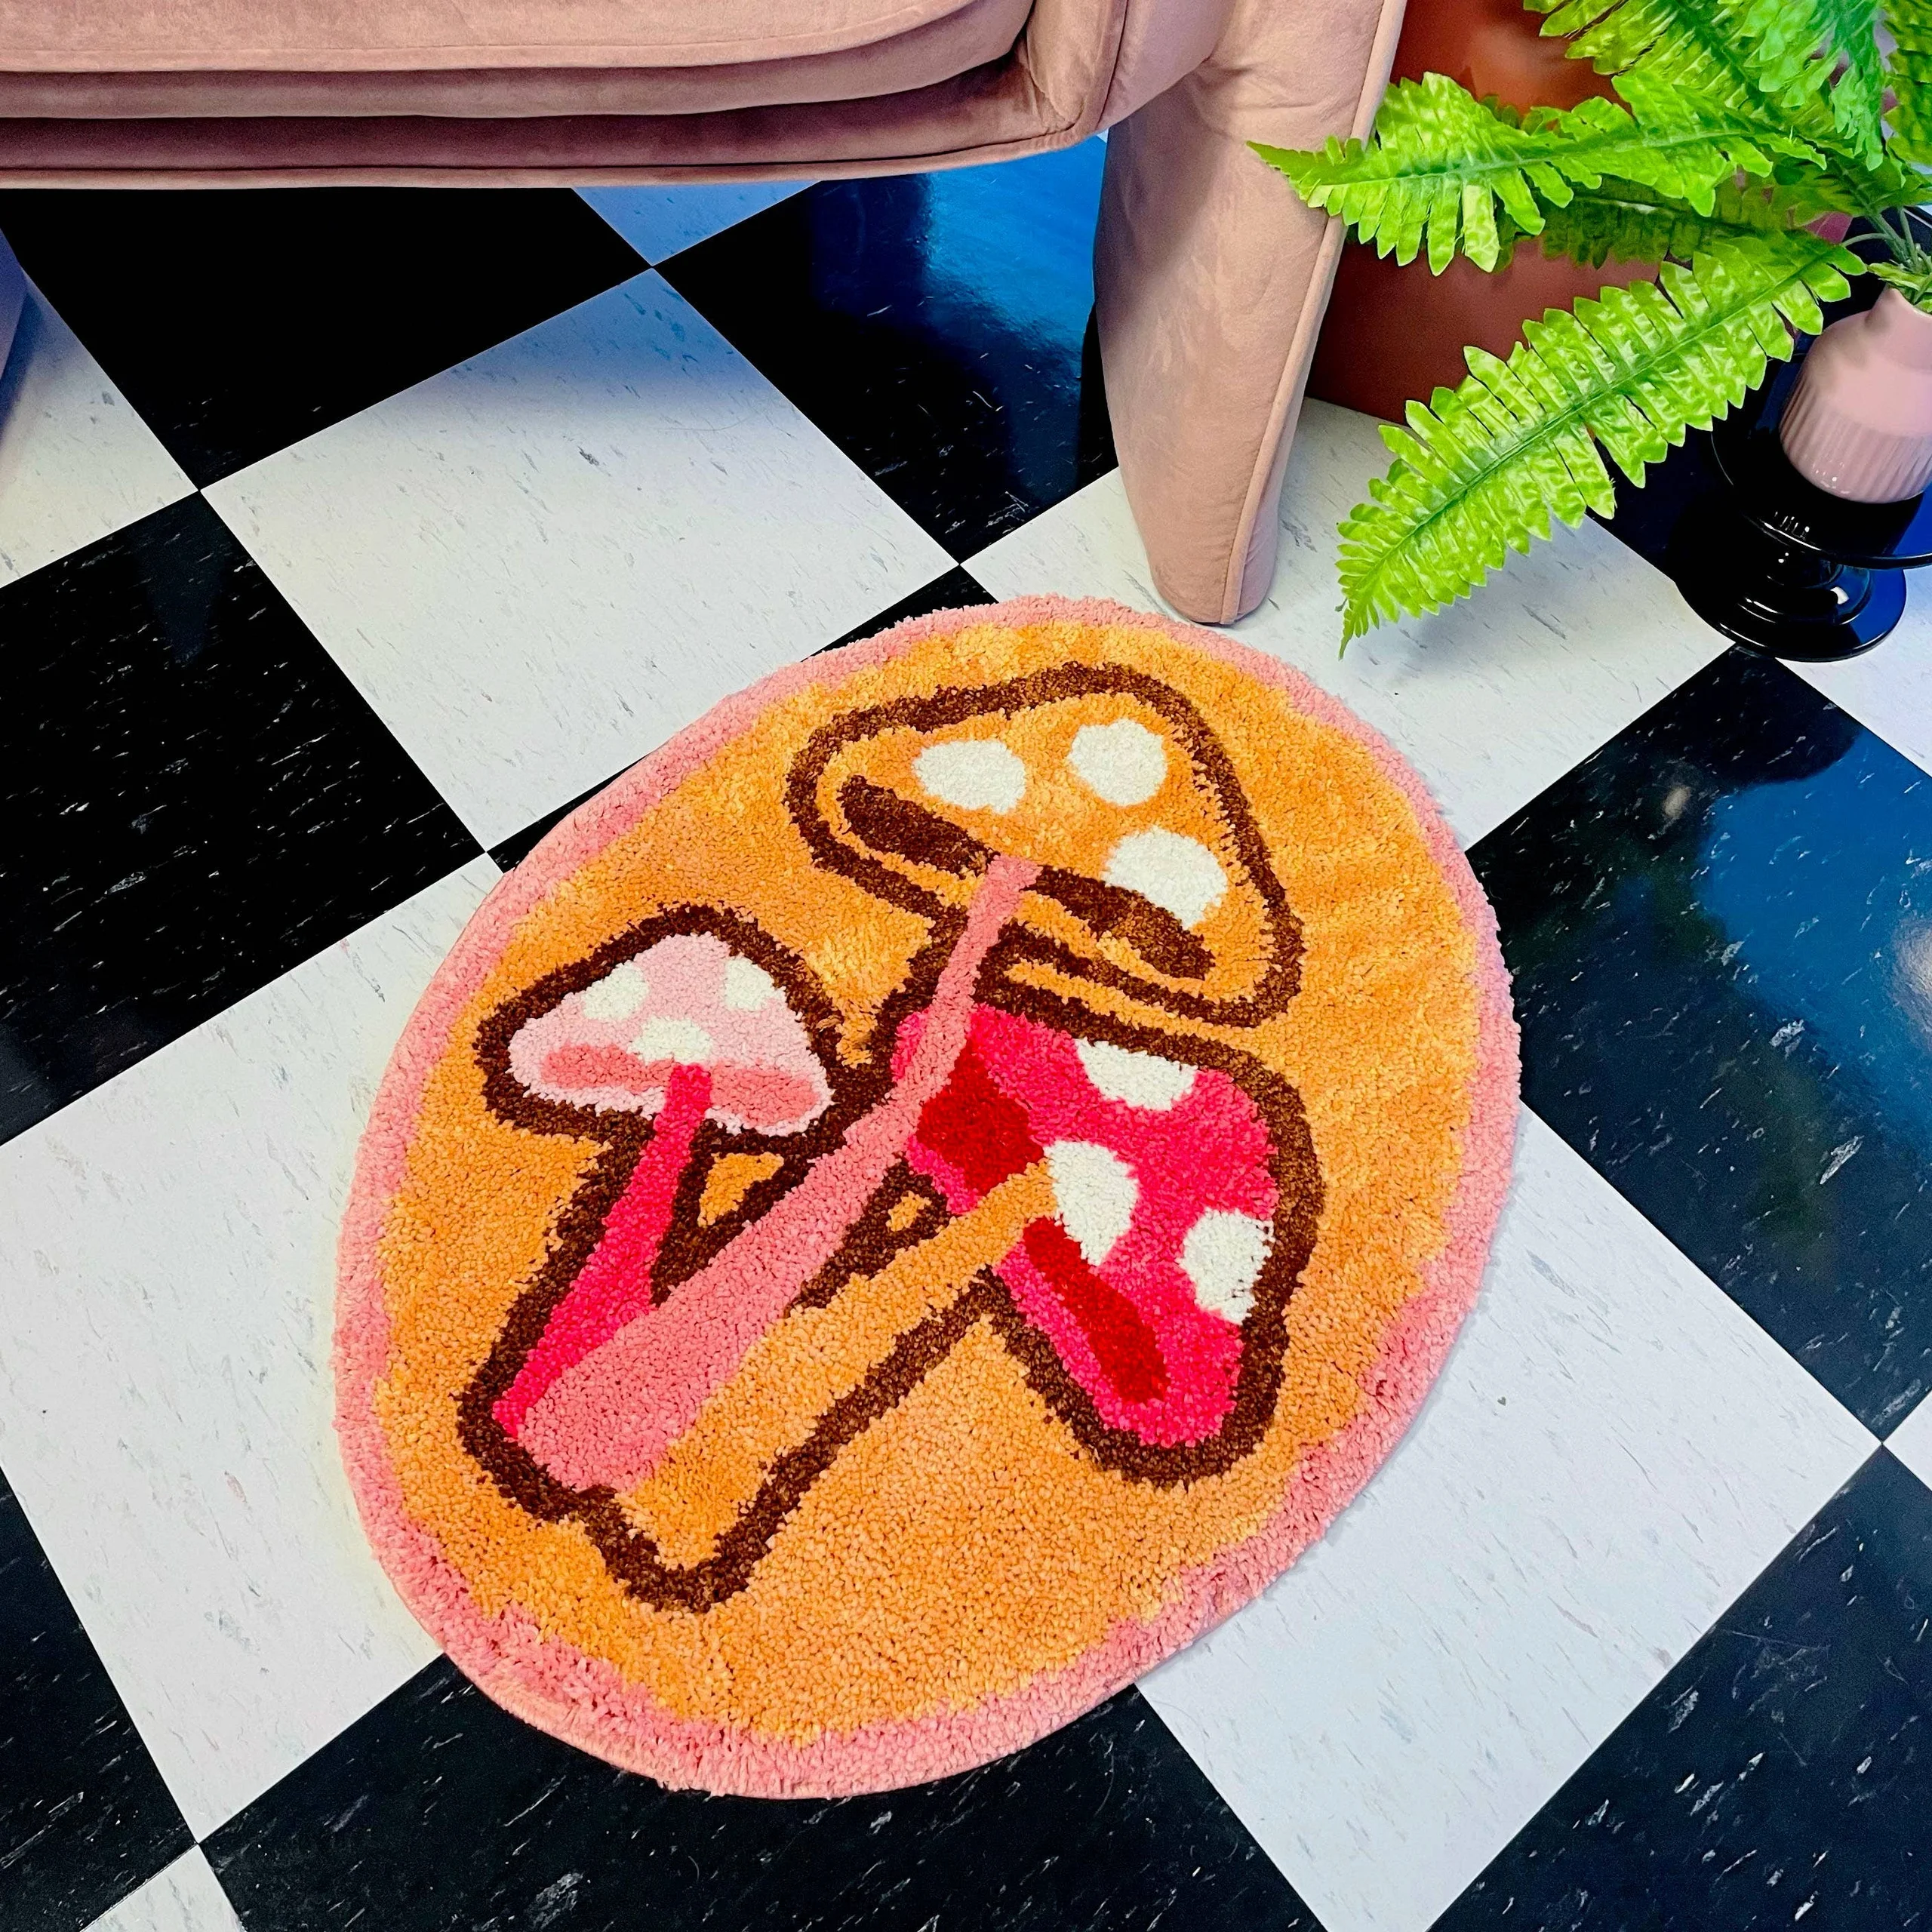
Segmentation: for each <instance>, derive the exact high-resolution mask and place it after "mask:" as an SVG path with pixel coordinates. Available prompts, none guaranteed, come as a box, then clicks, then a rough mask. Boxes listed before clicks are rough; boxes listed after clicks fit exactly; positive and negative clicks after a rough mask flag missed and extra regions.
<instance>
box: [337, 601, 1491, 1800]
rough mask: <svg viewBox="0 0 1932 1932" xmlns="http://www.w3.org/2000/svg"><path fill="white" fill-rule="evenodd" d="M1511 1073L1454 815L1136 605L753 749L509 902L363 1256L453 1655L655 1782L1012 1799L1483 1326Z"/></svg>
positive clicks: (776, 723) (352, 1321)
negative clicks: (997, 1770) (967, 1773)
mask: <svg viewBox="0 0 1932 1932" xmlns="http://www.w3.org/2000/svg"><path fill="white" fill-rule="evenodd" d="M1515 1085H1516V1041H1515V1026H1514V1023H1513V1022H1512V1019H1511V1017H1510V1014H1509V998H1508V991H1507V986H1506V981H1505V979H1504V976H1503V968H1502V964H1501V961H1500V955H1499V954H1498V952H1497V944H1496V940H1495V936H1494V924H1493V921H1492V920H1491V915H1490V912H1489V909H1488V906H1487V904H1486V903H1485V902H1484V899H1483V897H1482V895H1481V892H1480V891H1479V889H1478V887H1477V885H1476V883H1475V880H1474V878H1472V875H1471V874H1470V872H1469V869H1468V867H1467V866H1466V864H1465V863H1463V858H1462V857H1461V854H1460V852H1459V851H1457V848H1456V846H1455V844H1454V841H1453V840H1452V839H1451V837H1450V835H1449V833H1448V832H1447V829H1445V828H1444V826H1443V824H1442V823H1441V820H1440V819H1439V818H1438V816H1437V814H1436V813H1435V810H1434V808H1433V807H1432V805H1431V804H1430V803H1429V801H1428V799H1427V798H1426V796H1425V795H1424V793H1423V790H1422V788H1421V786H1420V784H1419V783H1418V782H1417V780H1416V779H1415V777H1414V775H1413V774H1411V772H1410V771H1408V769H1407V767H1406V766H1404V764H1402V762H1401V761H1400V760H1399V759H1398V758H1397V757H1396V756H1395V754H1394V753H1393V752H1392V751H1391V750H1390V749H1389V747H1388V746H1386V745H1385V744H1383V743H1382V742H1381V741H1380V740H1379V739H1377V737H1374V734H1372V733H1371V732H1369V731H1367V730H1366V729H1365V728H1364V727H1363V726H1362V725H1361V724H1359V723H1358V722H1357V721H1355V719H1354V718H1352V717H1351V716H1350V715H1349V714H1348V713H1347V712H1346V711H1345V710H1343V709H1342V708H1341V707H1340V706H1339V705H1337V704H1336V703H1334V701H1333V700H1331V699H1329V698H1327V697H1324V696H1323V695H1322V694H1321V693H1320V692H1318V691H1316V690H1315V688H1314V687H1313V686H1312V685H1309V684H1308V683H1307V682H1306V681H1305V680H1304V679H1303V678H1300V677H1299V676H1297V675H1296V674H1295V673H1294V672H1290V671H1287V670H1286V669H1284V668H1283V667H1282V666H1281V665H1279V664H1278V663H1275V662H1274V661H1273V660H1270V659H1268V658H1265V657H1260V656H1258V655H1257V654H1254V653H1252V652H1249V651H1244V650H1242V649H1241V648H1238V647H1237V646H1235V645H1231V644H1229V643H1227V642H1226V641H1223V640H1221V639H1219V638H1215V637H1214V636H1212V635H1209V634H1208V633H1207V632H1201V631H1197V630H1192V629H1187V628H1186V627H1184V626H1180V625H1176V624H1172V623H1168V622H1166V621H1164V620H1161V619H1159V618H1157V617H1146V616H1143V615H1140V614H1137V613H1135V612H1133V611H1128V610H1124V609H1122V608H1119V607H1118V606H1117V605H1098V604H1091V603H1071V602H1066V601H1061V600H1059V599H1054V598H1032V599H1027V600H1025V601H1020V602H1017V603H1011V604H1006V605H995V606H993V607H991V608H983V609H975V610H966V611H951V612H947V613H943V614H940V615H938V616H935V617H924V618H921V619H919V620H916V621H915V622H913V623H908V624H905V625H902V626H900V627H899V628H898V629H896V630H894V631H892V632H888V633H887V634H886V635H883V636H881V637H878V638H873V639H872V640H870V641H868V642H866V643H864V644H860V645H852V646H850V647H848V648H845V649H843V650H841V651H835V652H832V653H829V654H826V655H824V656H822V657H815V658H813V659H811V660H809V661H808V662H807V663H803V664H799V665H795V666H792V667H791V668H790V669H787V670H785V671H783V672H779V673H778V674H777V675H775V676H774V677H771V678H768V679H767V680H766V681H764V683H762V684H761V685H758V686H757V687H756V688H754V689H752V690H751V691H746V692H744V693H743V694H740V695H739V696H737V697H734V698H731V699H729V700H727V701H726V702H725V703H722V704H721V705H720V706H718V707H717V709H715V710H714V711H712V712H711V713H710V714H709V715H708V716H706V718H703V719H702V720H700V721H699V722H698V723H697V724H695V725H694V726H693V727H692V728H691V729H690V730H689V731H686V732H685V733H683V734H681V735H680V736H679V737H677V738H676V739H675V740H672V743H669V745H667V746H665V747H664V748H663V749H662V750H661V751H660V752H657V753H656V754H655V755H654V756H652V757H651V758H647V759H646V760H645V761H644V762H643V763H642V764H639V765H638V766H636V767H635V768H633V769H632V771H630V772H629V774H626V776H625V777H623V778H622V779H620V780H619V781H618V782H617V783H615V784H614V785H612V786H610V787H609V788H608V789H607V790H605V792H601V794H599V795H598V797H597V798H595V799H593V800H592V801H590V802H589V804H586V805H585V806H583V808H580V810H579V811H577V813H575V814H574V815H573V816H572V817H571V818H570V819H568V820H566V821H565V823H563V824H562V825H561V826H559V827H558V829H556V830H555V831H554V832H552V833H551V834H550V835H549V838H546V840H545V841H544V842H543V844H541V845H540V846H539V847H538V848H537V851H535V852H534V854H532V856H531V857H530V858H529V859H528V860H527V861H526V862H525V863H524V864H523V865H522V866H520V867H519V868H518V869H517V870H516V871H515V872H513V873H512V874H511V875H509V877H508V878H506V879H504V881H503V883H502V884H500V885H499V886H498V887H497V889H496V891H494V893H492V894H491V897H489V899H488V900H487V901H486V903H485V904H484V906H482V907H481V909H480V910H479V911H478V913H477V914H476V915H475V918H474V919H473V920H472V921H471V923H470V924H469V928H468V929H467V931H466V932H465V933H464V934H463V937H462V939H461V940H460V942H459V943H458V944H457V947H456V949H455V950H454V952H452V954H451V956H450V958H448V960H447V961H445V964H444V965H443V966H442V968H441V970H440V971H438V974H436V977H435V980H433V982H432V984H431V986H430V987H429V991H428V992H426V994H425V995H424V996H423V1001H422V1002H421V1004H420V1006H419V1007H418V1008H417V1011H416V1013H415V1014H414V1017H412V1018H411V1020H410V1023H409V1025H408V1029H407V1031H406V1032H405V1034H404V1036H403V1038H402V1041H401V1044H400V1045H399V1046H398V1048H397V1049H396V1052H395V1057H394V1059H393V1060H392V1063H391V1064H390V1066H389V1072H388V1073H387V1075H386V1078H385V1079H384V1081H383V1086H382V1089H381V1091H380V1095H379V1097H378V1098H377V1102H376V1106H375V1109H374V1115H373V1116H372V1118H371V1121H370V1124H369V1127H368V1132H367V1134H366V1135H365V1138H364V1140H363V1143H362V1146H361V1153H360V1156H359V1161H358V1168H357V1174H356V1180H355V1189H354V1193H353V1196H352V1200H351V1202H350V1205H349V1213H348V1217H347V1221H346V1226H345V1227H344V1229H343V1238H342V1246H341V1278H340V1306H339V1311H338V1315H339V1321H338V1331H337V1427H338V1429H339V1430H340V1435H341V1438H342V1441H343V1448H344V1452H345V1455H346V1460H347V1463H348V1467H349V1475H350V1478H351V1480H352V1483H353V1485H354V1487H355V1494H356V1496H357V1498H358V1503H359V1504H360V1506H361V1511H362V1515H363V1518H364V1521H365V1524H366V1525H367V1527H368V1533H369V1535H370V1537H371V1540H372V1541H373V1543H374V1546H375V1548H376V1549H377V1552H378V1554H379V1555H380V1558H381V1560H382V1561H383V1564H384V1566H385V1567H386V1569H387V1571H389V1575H390V1576H391V1577H392V1578H393V1579H394V1580H395V1584H396V1586H397V1588H398V1589H399V1590H400V1591H401V1594H402V1595H403V1597H404V1598H405V1601H407V1602H408V1604H409V1605H410V1607H411V1609H412V1610H413V1611H414V1612H415V1614H417V1616H418V1617H420V1619H421V1620H423V1623H424V1624H425V1625H426V1626H427V1627H428V1628H429V1630H430V1632H432V1634H433V1635H435V1638H437V1640H438V1641H439V1642H441V1644H444V1645H445V1647H447V1648H448V1651H449V1653H450V1654H451V1656H452V1657H454V1659H455V1660H456V1661H457V1663H458V1664H459V1665H460V1666H461V1667H462V1668H463V1669H464V1670H465V1671H466V1672H468V1673H469V1675H470V1676H472V1678H474V1679H475V1681H476V1682H477V1683H478V1684H480V1685H481V1687H483V1689H484V1690H486V1691H487V1692H488V1694H490V1695H491V1697H494V1698H496V1699H497V1700H499V1701H500V1702H501V1703H503V1704H505V1705H506V1706H508V1707H509V1709H512V1710H513V1711H515V1712H518V1713H519V1714H520V1715H522V1716H524V1717H525V1718H528V1720H529V1721H531V1722H532V1723H534V1724H537V1725H540V1727H543V1729H544V1730H549V1731H551V1732H553V1733H554V1734H556V1735H557V1736H558V1737H563V1738H566V1739H568V1740H570V1741H571V1742H572V1743H576V1744H578V1745H580V1746H583V1748H584V1749H586V1750H589V1751H592V1752H596V1753H597V1754H598V1755H600V1756H602V1757H604V1758H608V1759H610V1760H611V1761H613V1762H614V1763H616V1764H622V1765H625V1766H628V1767H631V1768H632V1769H634V1770H639V1771H643V1772H647V1773H648V1774H650V1775H651V1776H652V1777H655V1778H658V1779H660V1780H663V1781H664V1782H666V1783H670V1784H675V1785H698V1786H706V1787H708V1788H709V1789H712V1790H714V1791H721V1792H749V1793H753V1794H758V1795H767V1796H779V1795H805V1794H814V1795H819V1794H831V1793H839V1792H856V1791H865V1790H874V1789H882V1788H887V1787H890V1786H895V1785H900V1784H906V1783H912V1782H915V1781H916V1780H923V1779H927V1778H931V1777H937V1776H940V1775H941V1774H945V1773H948V1772H952V1771H956V1770H962V1769H964V1768H965V1767H968V1766H970V1765H972V1764H977V1763H979V1762H981V1761H983V1760H985V1759H986V1758H989V1757H992V1756H995V1755H998V1753H1000V1752H1004V1751H1008V1750H1011V1749H1014V1748H1016V1747H1017V1746H1020V1745H1023V1744H1025V1743H1028V1742H1029V1741H1030V1740H1032V1739H1035V1738H1036V1737H1039V1736H1041V1734H1043V1733H1044V1732H1046V1731H1048V1730H1051V1729H1053V1728H1054V1727H1055V1726H1057V1725H1058V1724H1063V1723H1064V1722H1066V1721H1067V1720H1068V1719H1069V1718H1072V1717H1075V1716H1077V1715H1078V1714H1079V1713H1081V1712H1083V1711H1084V1710H1086V1709H1088V1708H1089V1707H1090V1706H1092V1705H1094V1703H1097V1702H1098V1701H1099V1700H1101V1699H1102V1698H1103V1697H1106V1696H1107V1695H1109V1694H1110V1693H1112V1691H1114V1690H1117V1689H1118V1688H1119V1687H1121V1685H1123V1684H1126V1683H1127V1682H1128V1681H1130V1680H1131V1679H1132V1678H1134V1677H1136V1676H1137V1675H1139V1674H1140V1673H1141V1672H1143V1671H1145V1670H1146V1669H1148V1668H1149V1666H1151V1665H1152V1664H1153V1663H1155V1662H1156V1661H1158V1660H1159V1659H1160V1658H1161V1657H1164V1656H1166V1655H1167V1654H1168V1653H1169V1652H1171V1651H1174V1650H1175V1649H1176V1648H1177V1647H1180V1645H1182V1644H1185V1643H1186V1642H1187V1641H1189V1639H1190V1638H1192V1637H1194V1636H1195V1635H1198V1633H1199V1632H1201V1631H1203V1630H1204V1629H1207V1628H1208V1627H1209V1626H1211V1625H1212V1624H1214V1623H1215V1622H1217V1620H1220V1618H1222V1617H1225V1616H1226V1615H1227V1614H1229V1612H1230V1611H1232V1610H1234V1609H1235V1607H1238V1605H1239V1604H1241V1603H1243V1602H1244V1601H1246V1600H1247V1598H1250V1597H1251V1596H1253V1595H1254V1594H1255V1593H1256V1592H1257V1591H1259V1590H1260V1589H1262V1588H1263V1586H1265V1585H1266V1583H1268V1582H1269V1580H1270V1579H1271V1578H1272V1577H1274V1576H1275V1575H1276V1574H1278V1572H1279V1571H1281V1570H1282V1569H1283V1568H1284V1567H1286V1565H1287V1564H1288V1563H1290V1562H1291V1561H1292V1560H1293V1559H1294V1556H1295V1555H1296V1554H1297V1552H1299V1551H1300V1549H1303V1547H1304V1546H1306V1544H1307V1543H1309V1540H1311V1539H1312V1538H1313V1537H1316V1536H1317V1535H1318V1534H1320V1533H1321V1530H1322V1529H1323V1527H1324V1526H1325V1525H1326V1524H1327V1523H1328V1522H1329V1521H1331V1518H1333V1517H1334V1515H1335V1513H1336V1512H1337V1510H1339V1509H1340V1508H1341V1507H1342V1506H1343V1504H1344V1503H1346V1501H1347V1500H1348V1499H1349V1497H1350V1496H1351V1495H1352V1494H1354V1493H1355V1491H1356V1490H1357V1489H1358V1488H1359V1487H1361V1484H1362V1483H1363V1482H1364V1481H1366V1480H1367V1478H1368V1476H1369V1475H1370V1474H1371V1472H1373V1470H1374V1468H1375V1466H1376V1465H1377V1463H1379V1462H1380V1460H1381V1459H1382V1458H1383V1457H1384V1456H1385V1455H1386V1454H1388V1452H1389V1449H1390V1448H1391V1447H1392V1446H1393V1444H1395V1441H1396V1439H1397V1438H1398V1436H1399V1435H1400V1434H1401V1430H1402V1429H1403V1427H1404V1424H1405V1423H1407V1420H1408V1419H1409V1417H1411V1414H1413V1413H1414V1411H1415V1408H1416V1407H1417V1404H1418V1403H1419V1402H1420V1400H1421V1398H1422V1397H1423V1393H1424V1392H1425V1391H1426V1388H1427V1386H1428V1384H1429V1381H1430V1380H1431V1378H1432V1377H1433V1376H1434V1375H1435V1372H1436V1371H1437V1370H1438V1367H1440V1366H1441V1362H1442V1360H1443V1358H1444V1354H1445V1353H1446V1352H1447V1349H1448V1346H1449V1344H1450V1342H1451V1339H1452V1338H1453V1337H1454V1333H1455V1331H1456V1328H1457V1324H1458V1323H1459V1322H1460V1320H1461V1319H1462V1317H1463V1314H1464V1312H1466V1310H1467V1309H1468V1308H1469V1305H1470V1303H1471V1302H1472V1300H1473V1299H1474V1297H1475V1292H1476V1287H1477V1283H1478V1278H1479V1276H1480V1275H1481V1269H1482V1264H1483V1260H1484V1254H1485V1252H1486V1250H1487V1244H1488V1240H1489V1235H1490V1232H1491V1227H1492V1226H1493V1224H1494V1220H1495V1218H1496V1215H1497V1211H1498V1209H1499V1207H1500V1204H1501V1201H1502V1198H1503V1190H1504V1187H1505V1185H1506V1180H1507V1178H1508V1167H1509V1147H1510V1137H1511V1134H1512V1125H1513V1119H1514V1106H1515Z"/></svg>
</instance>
